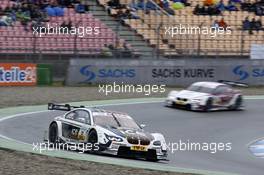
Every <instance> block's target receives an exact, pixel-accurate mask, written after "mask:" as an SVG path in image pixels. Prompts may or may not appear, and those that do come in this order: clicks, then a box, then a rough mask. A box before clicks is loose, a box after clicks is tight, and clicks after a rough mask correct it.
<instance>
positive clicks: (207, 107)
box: [204, 97, 213, 112]
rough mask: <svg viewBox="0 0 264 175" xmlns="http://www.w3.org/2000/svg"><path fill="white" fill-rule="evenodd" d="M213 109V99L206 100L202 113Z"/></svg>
mask: <svg viewBox="0 0 264 175" xmlns="http://www.w3.org/2000/svg"><path fill="white" fill-rule="evenodd" d="M212 107H213V98H211V97H210V98H208V100H207V101H206V103H205V107H204V111H206V112H208V111H210V110H211V109H212Z"/></svg>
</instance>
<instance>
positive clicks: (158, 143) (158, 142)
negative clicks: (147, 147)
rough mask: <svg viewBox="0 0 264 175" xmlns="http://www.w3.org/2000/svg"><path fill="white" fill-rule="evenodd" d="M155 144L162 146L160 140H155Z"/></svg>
mask: <svg viewBox="0 0 264 175" xmlns="http://www.w3.org/2000/svg"><path fill="white" fill-rule="evenodd" d="M153 145H155V146H161V142H160V141H159V140H157V141H154V142H153Z"/></svg>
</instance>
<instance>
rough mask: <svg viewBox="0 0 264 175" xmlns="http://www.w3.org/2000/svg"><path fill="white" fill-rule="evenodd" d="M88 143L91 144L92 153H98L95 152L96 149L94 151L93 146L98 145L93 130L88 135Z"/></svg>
mask: <svg viewBox="0 0 264 175" xmlns="http://www.w3.org/2000/svg"><path fill="white" fill-rule="evenodd" d="M88 143H89V144H92V150H91V151H92V152H93V151H98V150H97V149H98V148H97V149H96V146H95V144H96V143H98V135H97V132H96V131H95V130H94V129H93V130H91V131H90V132H89V134H88Z"/></svg>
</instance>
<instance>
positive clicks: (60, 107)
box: [48, 103, 85, 111]
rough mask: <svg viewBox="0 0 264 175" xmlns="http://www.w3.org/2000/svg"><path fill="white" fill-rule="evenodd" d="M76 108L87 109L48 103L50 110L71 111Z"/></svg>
mask: <svg viewBox="0 0 264 175" xmlns="http://www.w3.org/2000/svg"><path fill="white" fill-rule="evenodd" d="M74 108H85V106H71V105H69V104H64V105H59V104H55V103H48V110H59V111H70V110H72V109H74Z"/></svg>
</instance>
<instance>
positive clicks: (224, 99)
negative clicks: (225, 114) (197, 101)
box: [213, 85, 233, 106]
mask: <svg viewBox="0 0 264 175" xmlns="http://www.w3.org/2000/svg"><path fill="white" fill-rule="evenodd" d="M231 92H232V90H231V89H230V87H228V86H225V85H222V86H218V87H217V88H216V89H215V90H214V92H213V95H214V99H215V105H218V106H225V105H227V104H229V102H230V100H231V99H232V97H233V96H232V93H231Z"/></svg>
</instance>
